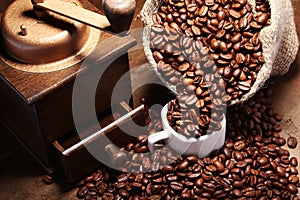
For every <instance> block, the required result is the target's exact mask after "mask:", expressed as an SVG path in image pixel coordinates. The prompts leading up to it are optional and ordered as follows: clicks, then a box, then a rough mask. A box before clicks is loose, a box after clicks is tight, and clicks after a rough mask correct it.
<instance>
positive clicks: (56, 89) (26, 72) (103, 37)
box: [0, 0, 144, 182]
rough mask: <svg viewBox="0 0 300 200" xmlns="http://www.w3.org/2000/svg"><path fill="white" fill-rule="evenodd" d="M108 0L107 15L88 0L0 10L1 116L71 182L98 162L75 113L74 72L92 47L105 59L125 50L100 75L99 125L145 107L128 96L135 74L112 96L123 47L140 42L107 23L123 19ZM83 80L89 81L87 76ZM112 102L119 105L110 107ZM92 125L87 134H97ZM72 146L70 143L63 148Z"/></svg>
mask: <svg viewBox="0 0 300 200" xmlns="http://www.w3.org/2000/svg"><path fill="white" fill-rule="evenodd" d="M119 4H120V2H119ZM111 5H112V4H107V6H108V7H107V8H106V12H107V13H106V14H107V17H108V18H109V20H108V19H107V18H106V17H105V16H104V15H101V14H100V11H99V10H98V9H97V8H95V7H94V6H93V5H92V4H90V3H89V2H88V1H87V0H46V1H42V0H33V1H32V2H31V1H30V0H16V1H14V2H12V3H11V4H10V5H9V6H8V7H7V9H6V10H5V12H4V13H2V14H0V15H1V28H0V29H1V50H0V109H1V114H0V120H1V123H2V124H3V125H4V126H5V127H6V128H7V129H8V130H9V131H10V132H11V133H12V134H13V135H14V136H16V138H17V139H18V140H19V141H20V142H21V143H22V144H23V145H24V146H25V147H26V148H27V149H28V150H29V151H30V152H31V153H32V154H33V156H34V157H35V158H37V160H38V161H39V162H40V163H41V164H42V165H43V166H44V167H45V168H46V169H48V170H51V169H53V168H55V167H56V166H58V164H60V166H61V167H62V168H63V169H64V171H65V175H66V180H67V181H68V182H74V181H76V180H78V179H79V178H81V177H82V176H84V175H86V174H87V173H88V172H90V171H91V170H93V169H95V167H96V166H97V165H98V164H99V163H98V162H97V160H96V159H95V158H94V157H93V156H91V155H89V153H88V152H87V150H86V149H85V148H84V146H83V145H81V144H82V143H80V139H79V138H78V134H84V133H77V131H76V129H75V125H74V120H73V116H72V91H73V85H74V80H75V77H76V76H77V75H78V74H80V76H81V77H85V76H87V75H86V74H87V73H86V71H88V70H89V69H88V66H86V67H80V66H81V63H82V62H83V60H84V59H85V58H86V57H87V56H88V55H89V54H90V53H91V52H92V51H93V50H94V49H95V48H97V47H101V48H98V49H100V50H99V51H98V52H97V58H98V59H100V60H101V59H103V60H105V59H106V58H107V57H108V56H111V55H114V54H116V53H118V52H125V54H123V55H121V56H118V57H117V59H115V60H114V62H113V63H112V64H110V66H109V67H108V69H107V70H106V71H105V73H104V75H103V76H102V77H101V80H100V82H99V87H98V89H97V93H96V99H95V110H96V113H97V114H98V115H99V120H100V124H101V125H102V126H101V127H105V126H107V125H111V123H114V120H113V118H112V115H115V116H116V115H119V116H123V115H125V116H128V117H131V116H137V114H138V113H141V111H143V108H144V106H143V105H141V106H140V107H138V108H136V109H134V110H131V107H130V106H129V105H128V104H127V103H125V102H124V101H123V98H124V97H125V96H126V95H128V94H125V91H128V89H129V88H131V82H130V77H129V78H127V79H126V80H123V82H122V84H121V85H122V87H124V90H123V91H124V94H123V93H122V92H121V93H120V94H118V98H117V99H116V100H115V101H114V102H112V103H111V95H112V91H113V88H114V86H115V84H116V83H117V82H118V80H119V79H120V77H122V76H123V75H124V74H125V73H126V72H128V70H129V63H128V55H127V53H126V52H127V51H128V50H129V49H130V48H131V47H133V46H134V45H135V40H134V39H133V38H131V37H130V36H129V35H125V36H122V37H120V36H117V35H115V34H114V33H112V32H111V31H108V30H111V24H112V27H113V28H114V27H120V26H119V25H118V24H116V23H118V20H114V19H115V18H114V17H116V16H115V15H114V13H109V11H110V9H109V6H111ZM134 6H135V4H134V5H133V6H132V4H131V7H128V8H129V9H128V10H126V9H125V11H126V12H123V13H122V15H123V16H121V17H122V18H123V20H124V19H125V20H127V25H126V26H124V27H123V28H122V29H118V30H117V29H116V28H115V30H117V31H118V32H121V31H124V30H128V28H129V25H130V23H131V20H132V16H133V11H134ZM116 21H117V22H116ZM122 24H123V25H124V22H122ZM125 24H126V23H125ZM108 44H109V45H108ZM116 55H117V54H116ZM98 67H101V66H98ZM86 80H87V84H88V77H86ZM121 91H122V90H121ZM111 105H113V106H116V107H117V108H118V109H117V110H119V113H117V114H116V113H114V114H112V113H111V112H110V110H111V109H110V108H111ZM87 120H88V118H87ZM123 124H124V123H123ZM92 127H93V125H91V126H90V127H89V128H90V129H89V131H87V132H88V133H87V135H86V136H87V137H88V136H91V135H92V134H93V133H92V131H91V130H93V128H92ZM110 127H111V128H110V129H105V130H106V131H103V134H107V135H110V136H111V138H112V140H113V138H118V134H120V132H121V131H119V128H118V126H117V125H116V124H112V125H111V126H110ZM93 131H99V130H93ZM122 137H123V138H125V139H126V137H127V136H122ZM128 138H130V137H129V136H128ZM92 139H93V141H94V140H101V137H100V138H98V137H92ZM74 145H75V147H74ZM72 147H73V148H72ZM70 148H71V149H72V151H68V152H69V153H66V150H68V149H70ZM100 150H101V149H100Z"/></svg>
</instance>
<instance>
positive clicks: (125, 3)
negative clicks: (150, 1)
mask: <svg viewBox="0 0 300 200" xmlns="http://www.w3.org/2000/svg"><path fill="white" fill-rule="evenodd" d="M102 7H103V11H104V13H105V16H106V17H107V19H108V21H109V22H110V24H111V26H112V28H113V29H114V30H115V31H116V32H117V33H125V34H128V33H129V28H130V25H131V22H132V19H133V16H134V11H135V8H136V2H135V0H103V1H102Z"/></svg>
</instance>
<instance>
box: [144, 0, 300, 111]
mask: <svg viewBox="0 0 300 200" xmlns="http://www.w3.org/2000/svg"><path fill="white" fill-rule="evenodd" d="M248 2H249V4H251V6H252V8H253V12H255V0H248ZM268 2H269V4H270V8H271V25H270V26H267V27H265V28H263V29H262V30H261V32H260V36H259V38H260V41H261V43H262V48H263V56H264V59H265V64H264V65H263V67H262V68H261V70H260V71H259V73H258V74H257V78H256V81H255V82H254V85H253V86H252V88H251V90H250V91H249V92H248V93H246V94H245V95H243V96H242V98H241V99H237V100H234V101H232V102H231V105H233V104H236V103H240V102H243V101H245V100H247V99H249V98H250V97H252V96H253V95H254V94H255V93H256V92H257V91H258V90H259V89H260V88H261V87H262V86H263V85H264V83H265V82H266V80H268V79H269V78H270V76H276V75H284V74H285V73H287V72H288V70H289V68H290V65H291V64H292V62H293V61H294V60H295V58H296V55H297V51H298V47H299V42H298V38H297V33H296V26H295V22H294V11H293V7H292V3H291V0H268ZM161 3H162V0H147V1H146V3H145V5H144V7H143V9H142V11H141V19H142V22H143V23H144V26H145V29H144V34H143V45H144V50H145V54H146V57H147V59H148V60H149V62H150V65H151V69H152V70H154V71H155V72H156V74H157V75H158V76H159V77H160V78H161V79H162V81H163V82H164V83H165V84H166V86H167V87H168V88H169V89H170V90H172V91H173V92H174V93H176V89H175V86H174V85H171V84H170V83H168V82H167V81H166V80H164V78H163V77H162V76H161V74H160V73H159V72H158V70H157V64H156V62H155V60H154V58H153V56H152V52H151V50H150V41H149V40H150V29H151V25H153V20H152V15H153V14H154V13H156V12H157V10H158V8H159V6H160V5H161Z"/></svg>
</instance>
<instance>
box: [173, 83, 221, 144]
mask: <svg viewBox="0 0 300 200" xmlns="http://www.w3.org/2000/svg"><path fill="white" fill-rule="evenodd" d="M177 88H179V87H177ZM178 91H179V92H178V95H177V97H176V99H175V100H172V101H171V102H169V104H168V112H167V119H168V122H169V124H170V126H171V127H172V128H173V129H174V130H175V131H176V132H177V133H180V134H182V135H184V136H186V137H195V138H199V137H200V136H203V135H206V134H210V133H212V132H214V131H218V130H220V129H221V128H222V125H221V122H222V120H223V118H224V117H225V115H224V114H225V107H224V105H223V104H222V100H221V98H220V93H221V92H220V90H219V89H218V88H217V86H216V83H212V82H211V87H210V89H207V88H201V87H198V88H195V86H194V85H189V86H188V87H182V88H181V89H179V90H178ZM195 91H196V92H195ZM194 92H195V93H196V94H194Z"/></svg>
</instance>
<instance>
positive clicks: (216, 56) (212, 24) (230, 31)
mask: <svg viewBox="0 0 300 200" xmlns="http://www.w3.org/2000/svg"><path fill="white" fill-rule="evenodd" d="M256 5H257V6H256V13H253V12H252V8H251V6H250V4H248V3H247V0H237V1H232V0H225V1H224V0H195V1H194V0H190V1H189V0H187V1H184V0H165V1H163V3H162V4H161V6H160V7H159V10H158V12H157V13H156V14H154V16H153V22H154V25H153V26H152V31H151V34H150V47H151V49H152V51H153V57H154V59H155V61H156V62H157V63H158V65H157V67H158V71H159V72H160V73H161V74H162V75H163V76H164V78H165V80H167V81H168V82H169V83H171V84H173V85H176V84H177V83H178V82H183V83H184V84H186V85H194V86H195V88H198V87H201V88H202V87H203V86H202V83H204V84H206V85H207V82H210V81H211V77H209V78H207V77H206V76H210V75H213V76H214V77H220V76H221V77H222V79H221V80H220V82H221V83H220V84H221V86H222V87H225V90H224V91H226V95H225V94H223V95H222V97H223V98H222V99H223V101H230V100H235V99H237V98H240V97H241V96H242V95H243V94H245V93H247V92H248V91H249V90H250V89H251V86H252V85H253V83H254V81H255V80H256V75H257V72H258V71H259V70H260V69H261V67H262V65H263V64H264V57H263V54H262V45H261V43H260V41H259V33H260V31H261V29H262V28H263V27H264V26H267V25H269V24H270V9H269V5H268V3H267V2H266V1H265V0H256Z"/></svg>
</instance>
